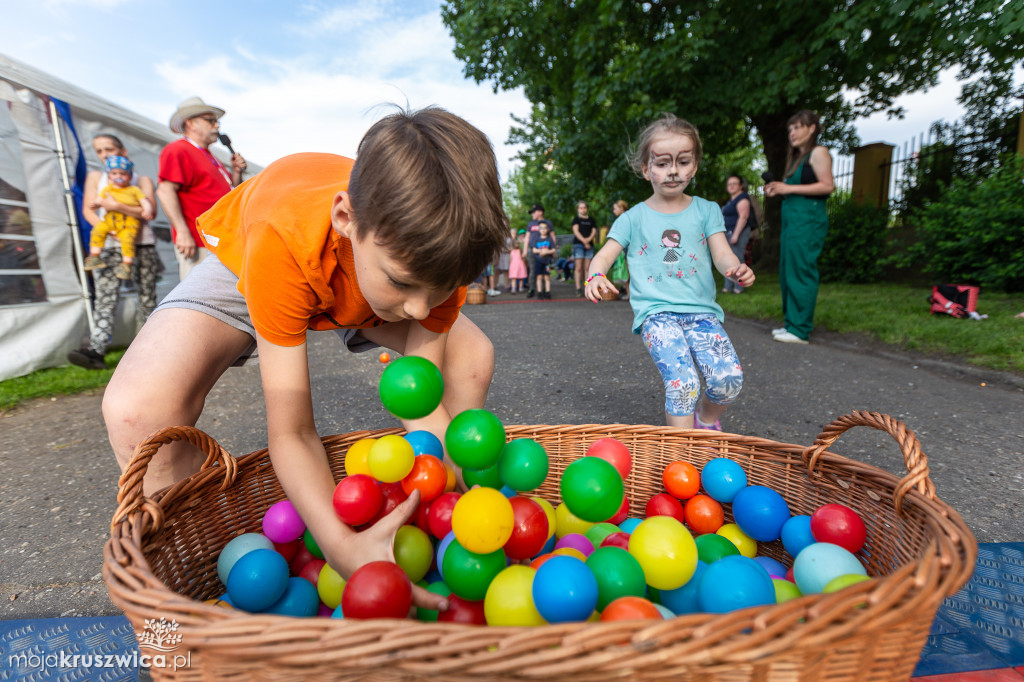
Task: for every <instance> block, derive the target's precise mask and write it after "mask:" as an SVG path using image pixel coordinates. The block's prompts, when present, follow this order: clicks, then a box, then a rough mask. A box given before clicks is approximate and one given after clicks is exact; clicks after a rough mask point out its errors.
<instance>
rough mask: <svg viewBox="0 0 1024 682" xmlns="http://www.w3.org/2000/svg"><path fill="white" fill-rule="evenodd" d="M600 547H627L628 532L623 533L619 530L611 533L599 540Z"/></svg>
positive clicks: (626, 548)
mask: <svg viewBox="0 0 1024 682" xmlns="http://www.w3.org/2000/svg"><path fill="white" fill-rule="evenodd" d="M601 547H620V548H622V549H625V550H628V549H629V533H624V532H622V531H621V530H620V531H619V532H617V533H612V534H611V535H609V536H608V537H606V538H605V539H604V540H602V541H601Z"/></svg>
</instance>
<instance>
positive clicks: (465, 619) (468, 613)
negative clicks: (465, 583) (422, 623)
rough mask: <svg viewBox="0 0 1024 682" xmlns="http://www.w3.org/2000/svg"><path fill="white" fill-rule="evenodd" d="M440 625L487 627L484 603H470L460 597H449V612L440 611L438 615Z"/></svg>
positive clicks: (481, 601)
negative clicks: (457, 624)
mask: <svg viewBox="0 0 1024 682" xmlns="http://www.w3.org/2000/svg"><path fill="white" fill-rule="evenodd" d="M437 621H438V622H439V623H465V624H467V625H487V617H486V616H485V615H484V602H483V600H482V599H481V600H480V601H469V600H468V599H463V598H462V597H460V596H458V595H454V594H453V595H450V596H449V597H448V610H447V611H439V612H438V614H437Z"/></svg>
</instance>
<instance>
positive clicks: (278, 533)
mask: <svg viewBox="0 0 1024 682" xmlns="http://www.w3.org/2000/svg"><path fill="white" fill-rule="evenodd" d="M305 532H306V524H305V523H304V522H303V520H302V517H301V516H299V512H298V510H296V509H295V505H293V504H292V503H291V502H290V501H289V500H281V501H280V502H278V503H277V504H273V505H271V507H270V509H268V510H267V513H266V514H264V515H263V534H264V535H266V536H267V539H268V540H270V541H271V542H277V543H286V542H293V541H295V540H298V539H299V538H301V537H302V534H303V533H305Z"/></svg>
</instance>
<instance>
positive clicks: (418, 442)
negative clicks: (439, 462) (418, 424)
mask: <svg viewBox="0 0 1024 682" xmlns="http://www.w3.org/2000/svg"><path fill="white" fill-rule="evenodd" d="M402 438H404V439H406V440H407V441H409V445H411V446H412V451H413V452H415V453H416V454H417V455H433V456H434V457H437V458H438V459H444V445H443V444H442V443H441V439H440V438H438V437H437V436H435V435H434V434H432V433H431V432H430V431H423V430H420V431H410V432H409V433H407V434H405V435H404V436H402Z"/></svg>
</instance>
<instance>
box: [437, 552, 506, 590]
mask: <svg viewBox="0 0 1024 682" xmlns="http://www.w3.org/2000/svg"><path fill="white" fill-rule="evenodd" d="M507 564H508V562H507V560H506V558H505V552H504V551H502V550H500V549H499V550H497V551H494V552H490V553H487V554H478V553H476V552H471V551H469V550H468V549H466V548H465V547H463V546H462V545H461V544H460V543H459V540H458V539H457V538H456V539H455V540H453V541H452V542H451V543H450V544H449V545H448V547H447V549H445V552H444V559H443V568H442V570H441V574H442V575H443V576H444V581H445V582H446V583H447V584H448V587H450V588H452V592H454V593H455V594H457V595H458V596H460V597H462V598H463V599H468V600H470V601H479V600H481V599H483V598H484V597H485V596H486V595H487V588H488V587H489V586H490V584H491V581H492V580H494V577H495V576H496V575H498V574H499V573H501V571H502V570H503V569H504V568H505V566H506V565H507Z"/></svg>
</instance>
